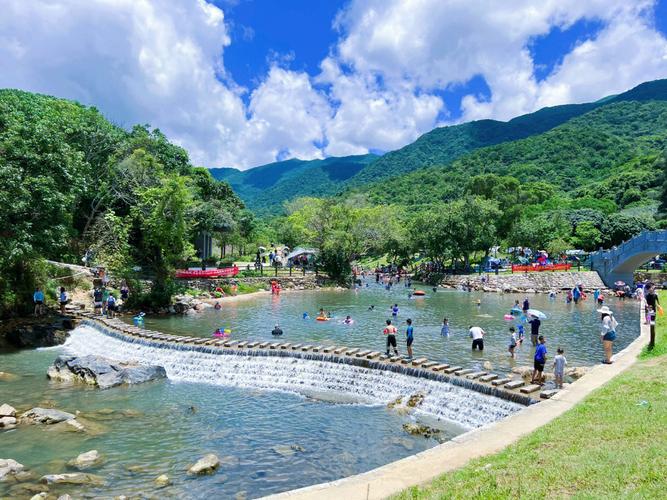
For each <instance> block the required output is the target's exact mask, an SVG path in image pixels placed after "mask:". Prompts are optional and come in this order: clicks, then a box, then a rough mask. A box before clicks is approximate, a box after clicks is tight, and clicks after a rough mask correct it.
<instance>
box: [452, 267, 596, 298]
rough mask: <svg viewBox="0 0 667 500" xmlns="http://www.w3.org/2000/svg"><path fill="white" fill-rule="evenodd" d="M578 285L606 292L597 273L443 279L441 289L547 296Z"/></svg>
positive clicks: (456, 276)
mask: <svg viewBox="0 0 667 500" xmlns="http://www.w3.org/2000/svg"><path fill="white" fill-rule="evenodd" d="M577 283H581V284H582V285H583V287H584V290H587V291H591V290H595V289H596V288H599V289H605V288H606V287H605V285H604V283H603V282H602V279H600V276H599V275H598V273H597V272H596V271H579V272H541V273H514V274H499V275H495V274H492V273H489V274H486V273H485V274H481V275H479V274H469V275H454V276H445V278H444V279H443V280H442V282H441V285H442V286H445V287H458V286H462V285H463V286H467V285H470V286H471V287H472V288H473V289H475V290H484V291H485V292H498V291H503V292H517V293H518V292H529V293H530V292H535V293H547V292H549V291H551V290H555V291H560V290H566V289H571V288H572V287H573V286H575V285H576V284H577Z"/></svg>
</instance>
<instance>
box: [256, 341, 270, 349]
mask: <svg viewBox="0 0 667 500" xmlns="http://www.w3.org/2000/svg"><path fill="white" fill-rule="evenodd" d="M269 344H270V342H262V343H261V344H259V345H258V346H257V347H259V348H260V349H266V348H267V347H268V346H269Z"/></svg>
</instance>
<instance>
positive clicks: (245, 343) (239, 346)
mask: <svg viewBox="0 0 667 500" xmlns="http://www.w3.org/2000/svg"><path fill="white" fill-rule="evenodd" d="M247 345H248V342H247V341H245V340H244V341H243V342H239V343H238V344H236V347H238V348H239V349H240V348H242V347H245V346H247Z"/></svg>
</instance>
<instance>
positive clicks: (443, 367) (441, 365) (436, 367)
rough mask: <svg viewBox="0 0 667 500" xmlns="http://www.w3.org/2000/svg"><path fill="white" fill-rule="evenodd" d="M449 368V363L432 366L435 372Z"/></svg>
mask: <svg viewBox="0 0 667 500" xmlns="http://www.w3.org/2000/svg"><path fill="white" fill-rule="evenodd" d="M447 368H449V365H448V364H445V363H441V364H439V365H435V366H434V367H433V368H431V370H433V371H434V372H439V371H442V370H445V369H447Z"/></svg>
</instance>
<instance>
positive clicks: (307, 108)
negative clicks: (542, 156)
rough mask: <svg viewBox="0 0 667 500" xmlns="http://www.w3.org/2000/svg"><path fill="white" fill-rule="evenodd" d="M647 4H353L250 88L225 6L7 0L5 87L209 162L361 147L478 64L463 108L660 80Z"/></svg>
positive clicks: (493, 114) (661, 64)
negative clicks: (63, 103)
mask: <svg viewBox="0 0 667 500" xmlns="http://www.w3.org/2000/svg"><path fill="white" fill-rule="evenodd" d="M652 5H653V1H652V0H635V1H630V0H590V1H585V2H582V1H580V0H544V1H542V2H537V3H536V2H534V1H533V0H513V1H506V2H497V1H494V0H476V1H469V0H352V1H351V3H350V4H349V5H348V7H347V8H346V9H345V10H344V11H343V12H341V13H340V15H339V16H338V18H337V19H336V23H335V26H336V28H337V29H339V30H340V38H339V40H338V42H337V44H336V45H335V46H334V47H332V49H331V52H330V54H329V56H328V57H326V58H325V59H324V60H323V61H322V63H321V72H320V74H318V75H315V76H309V75H307V74H306V73H303V72H297V71H291V70H289V69H288V68H287V67H285V66H286V65H287V64H289V61H284V60H283V61H280V60H274V62H273V64H272V66H271V68H270V70H269V72H268V74H267V75H265V77H264V79H263V80H262V81H261V82H260V83H259V84H258V86H257V87H256V88H254V89H249V90H246V89H242V88H239V87H238V86H237V85H236V84H235V83H234V81H233V75H230V74H229V73H228V72H227V71H226V69H225V67H224V48H225V47H226V46H228V45H229V44H230V43H232V42H231V40H230V36H229V33H228V27H227V26H226V24H225V22H226V19H225V15H224V13H223V11H222V10H221V9H219V8H218V7H215V6H214V5H212V4H210V3H207V2H206V1H205V0H31V1H25V0H4V1H3V13H2V16H0V87H17V88H23V89H26V90H30V91H36V92H43V93H47V94H53V95H58V96H62V97H67V98H72V99H77V100H79V101H81V102H83V103H85V104H90V105H95V106H97V107H98V108H99V109H101V110H102V111H103V112H104V113H105V114H106V115H107V116H109V117H110V118H111V119H113V120H114V121H116V122H118V123H120V124H122V125H126V126H129V125H132V124H134V123H150V124H152V125H153V126H156V127H159V128H160V129H162V130H163V131H164V132H165V133H166V134H167V135H168V136H169V137H170V138H172V139H174V140H175V141H177V142H179V143H180V144H182V145H183V146H184V147H186V148H187V149H188V151H189V152H190V154H191V156H192V158H193V159H194V161H195V162H197V163H201V164H204V165H207V166H222V165H224V166H237V167H249V166H253V165H257V164H261V163H266V162H270V161H273V160H275V159H276V158H283V157H290V156H296V157H301V158H319V157H322V156H324V155H344V154H359V153H365V152H367V151H368V150H369V149H380V150H389V149H394V148H398V147H401V146H403V145H404V144H406V143H408V142H411V141H412V140H414V139H416V138H417V137H418V136H419V135H420V134H422V133H424V132H426V131H428V130H430V129H431V128H433V127H434V126H436V125H438V124H439V123H438V120H439V117H442V116H446V115H447V112H448V110H447V109H445V105H444V103H443V100H442V99H441V98H440V97H439V94H440V92H441V91H443V90H447V89H451V88H454V87H455V86H457V85H460V84H462V83H465V82H467V81H468V80H470V79H471V78H473V77H475V76H477V75H481V76H482V77H483V78H484V79H485V81H486V82H487V84H488V86H489V88H490V90H491V98H490V99H488V100H479V99H478V98H477V97H476V96H473V95H469V96H465V97H464V98H463V100H462V110H463V116H462V118H461V119H462V120H469V119H479V118H497V119H508V118H511V117H513V116H516V115H518V114H521V113H525V112H530V111H533V110H535V109H537V108H539V107H542V106H545V105H554V104H561V103H565V102H582V101H589V100H594V99H598V98H600V97H602V96H604V95H606V94H610V93H617V92H620V91H623V90H626V89H628V88H630V87H632V86H634V85H636V84H638V83H640V82H642V81H646V80H650V79H655V78H661V77H662V78H664V77H667V41H666V40H665V38H664V36H662V35H661V34H660V33H658V32H657V31H656V30H655V29H654V28H653V26H652V24H651V19H650V17H649V13H650V9H651V7H652ZM584 18H585V19H597V20H600V21H602V22H603V24H604V28H603V29H602V30H601V31H600V32H599V33H598V35H597V36H596V37H595V39H592V40H588V41H585V42H584V43H582V44H580V45H579V46H577V47H574V48H573V50H572V51H571V52H570V53H569V54H567V55H565V57H564V58H563V60H562V62H561V64H560V65H559V66H558V67H557V68H555V69H554V70H553V71H552V73H551V74H550V75H548V76H547V77H546V78H545V79H544V80H542V81H537V80H536V79H535V77H534V71H535V63H534V61H533V60H532V58H531V55H530V52H529V50H528V48H527V47H528V46H529V43H530V41H531V40H532V39H533V38H534V37H538V36H541V35H545V34H547V33H549V31H550V30H551V29H553V28H554V27H560V28H562V29H566V28H568V27H569V26H571V25H572V24H573V23H575V22H576V21H578V20H580V19H584ZM249 28H250V29H252V27H249ZM296 49H298V47H297V48H296ZM244 92H249V99H248V103H247V104H245V103H244V101H243V99H242V98H241V97H242V95H243V93H244Z"/></svg>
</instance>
